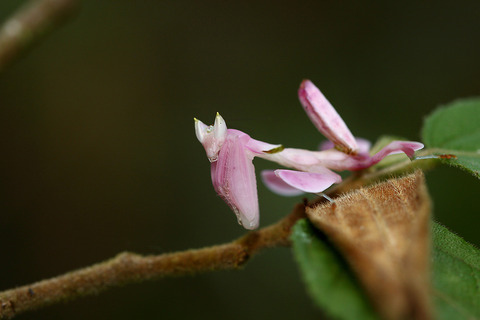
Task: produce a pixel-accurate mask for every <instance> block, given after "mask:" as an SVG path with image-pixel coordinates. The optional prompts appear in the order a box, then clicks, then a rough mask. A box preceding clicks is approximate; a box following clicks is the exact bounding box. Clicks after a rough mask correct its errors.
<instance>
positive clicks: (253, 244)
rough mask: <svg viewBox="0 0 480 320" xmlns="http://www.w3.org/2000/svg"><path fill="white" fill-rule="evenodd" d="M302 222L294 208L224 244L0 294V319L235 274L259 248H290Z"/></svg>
mask: <svg viewBox="0 0 480 320" xmlns="http://www.w3.org/2000/svg"><path fill="white" fill-rule="evenodd" d="M303 217H305V206H304V205H300V204H299V205H297V206H296V207H295V209H294V210H293V212H292V213H291V214H290V215H288V216H287V217H285V218H283V219H282V220H280V221H279V222H277V223H275V224H273V225H271V226H269V227H265V228H262V229H260V230H258V231H252V232H249V233H247V234H246V235H245V236H243V237H241V238H239V239H237V240H235V241H232V242H230V243H227V244H223V245H216V246H212V247H207V248H202V249H195V250H188V251H182V252H174V253H167V254H161V255H155V256H141V255H138V254H135V253H131V252H124V253H121V254H119V255H117V256H116V257H114V258H112V259H110V260H107V261H105V262H101V263H98V264H95V265H93V266H90V267H87V268H84V269H80V270H76V271H72V272H69V273H66V274H64V275H61V276H58V277H54V278H51V279H47V280H43V281H40V282H36V283H33V284H30V285H26V286H22V287H18V288H15V289H10V290H7V291H3V292H0V319H10V318H13V317H14V316H16V315H18V314H20V313H24V312H26V311H30V310H34V309H38V308H40V307H45V306H48V305H52V304H55V303H59V302H62V301H66V300H72V299H75V298H78V297H81V296H87V295H92V294H96V293H99V292H102V291H104V290H107V289H109V288H112V287H117V286H120V285H124V284H128V283H135V282H142V281H145V280H151V279H158V278H163V277H168V276H182V275H186V274H195V273H204V272H210V271H217V270H229V269H238V268H239V267H241V266H242V265H244V264H245V263H246V262H247V261H248V260H249V259H250V258H251V257H252V256H254V255H255V254H256V253H257V252H259V251H260V250H262V249H265V248H271V247H277V246H288V245H290V240H289V236H290V230H291V227H292V226H293V225H294V224H295V222H296V221H297V220H298V219H300V218H303Z"/></svg>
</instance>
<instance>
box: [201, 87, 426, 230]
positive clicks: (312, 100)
mask: <svg viewBox="0 0 480 320" xmlns="http://www.w3.org/2000/svg"><path fill="white" fill-rule="evenodd" d="M298 94H299V99H300V102H301V104H302V105H303V107H304V109H305V111H306V112H307V115H308V116H309V118H310V119H311V120H312V122H313V123H314V125H315V126H316V127H317V128H318V130H320V132H322V133H323V134H324V135H325V136H326V137H327V138H328V139H329V142H327V143H323V144H322V146H321V150H320V151H310V150H304V149H295V148H283V146H282V145H274V144H269V143H266V142H262V141H258V140H255V139H252V138H251V137H250V136H249V135H248V134H246V133H244V132H241V131H238V130H234V129H227V126H226V124H225V121H224V120H223V118H222V117H221V116H220V115H219V114H218V113H217V116H216V118H215V123H214V125H212V126H207V125H205V124H204V123H203V122H201V121H200V120H197V119H195V132H196V135H197V138H198V140H199V141H200V142H201V143H202V145H203V147H204V148H205V151H206V153H207V157H208V159H209V160H210V162H211V176H212V183H213V187H214V189H215V191H216V192H217V193H218V194H219V195H220V197H221V198H222V199H223V200H224V201H225V202H226V203H227V204H228V205H229V206H230V208H231V209H232V210H233V211H234V212H235V214H236V216H237V219H238V222H239V223H240V224H241V225H243V226H244V227H245V228H246V229H256V228H257V227H258V225H259V208H258V196H257V182H256V178H255V169H254V166H253V163H252V161H253V158H254V157H260V158H263V159H266V160H269V161H273V162H276V163H278V164H280V165H282V166H285V167H287V168H292V169H296V170H285V169H279V170H275V171H271V170H267V171H264V172H262V178H263V181H264V183H265V184H266V185H267V186H268V187H269V188H270V189H271V190H272V191H274V192H276V193H278V194H281V195H286V196H292V195H298V194H301V193H303V192H309V193H321V192H323V191H324V190H326V189H327V188H329V187H330V186H331V185H332V184H334V183H340V182H341V181H342V179H341V177H340V175H338V174H337V173H335V172H333V171H332V170H336V171H343V170H350V171H355V170H361V169H365V168H368V167H371V166H372V165H374V164H376V163H378V162H380V161H381V160H382V159H383V158H385V157H386V156H388V155H390V154H394V153H401V152H403V153H405V154H406V155H407V156H408V157H410V158H412V157H413V156H414V153H415V151H416V150H419V149H421V148H423V144H421V143H419V142H411V141H393V142H391V143H390V144H388V145H387V146H386V147H384V148H383V149H381V150H380V151H379V152H377V153H376V154H375V155H373V156H370V154H369V149H370V143H369V142H368V141H366V140H364V139H359V138H354V136H353V135H352V134H351V132H350V130H349V129H348V127H347V126H346V125H345V123H344V122H343V120H342V118H341V117H340V116H339V115H338V113H337V112H336V111H335V109H334V108H333V107H332V105H331V104H330V103H329V102H328V100H327V99H326V98H325V97H324V96H323V94H322V93H321V92H320V90H318V88H317V87H315V85H314V84H313V83H312V82H310V81H309V80H304V81H303V82H302V84H301V85H300V89H299V91H298Z"/></svg>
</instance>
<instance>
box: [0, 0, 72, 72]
mask: <svg viewBox="0 0 480 320" xmlns="http://www.w3.org/2000/svg"><path fill="white" fill-rule="evenodd" d="M78 3H79V1H78V0H31V1H29V2H27V3H26V4H25V5H24V6H23V7H21V8H20V9H19V10H18V11H17V12H16V13H15V14H13V15H12V16H11V17H10V18H9V19H8V20H7V21H5V23H4V24H3V26H2V27H1V29H0V71H2V70H4V69H5V67H6V66H8V65H9V64H10V63H11V62H12V61H13V60H14V59H15V58H17V57H18V56H19V55H21V54H22V53H23V52H24V51H25V49H26V48H28V47H30V46H31V45H32V44H33V43H35V42H37V41H39V40H40V39H41V38H42V37H43V36H45V35H46V34H47V33H48V32H49V31H51V30H53V29H54V28H55V27H58V26H60V25H61V24H63V23H64V22H65V21H66V20H67V19H68V18H69V17H71V16H72V15H73V14H74V13H75V12H76V11H77V8H78V7H79V6H78Z"/></svg>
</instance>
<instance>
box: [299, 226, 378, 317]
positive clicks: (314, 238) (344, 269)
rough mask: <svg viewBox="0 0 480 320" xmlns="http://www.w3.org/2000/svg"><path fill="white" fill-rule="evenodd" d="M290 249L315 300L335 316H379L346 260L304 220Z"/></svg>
mask: <svg viewBox="0 0 480 320" xmlns="http://www.w3.org/2000/svg"><path fill="white" fill-rule="evenodd" d="M291 240H292V242H293V252H294V255H295V258H296V260H297V262H298V265H299V267H300V271H301V273H302V276H303V279H304V282H305V284H306V286H307V288H308V291H309V293H310V295H311V297H312V299H313V300H314V302H315V303H316V304H317V305H318V306H319V307H320V308H321V309H322V310H325V312H326V313H328V314H329V315H331V316H333V317H334V318H336V319H359V320H363V319H378V317H377V316H376V314H375V312H374V311H373V309H372V307H371V305H370V303H369V302H368V300H367V298H366V296H365V295H364V293H363V291H362V289H361V288H360V286H359V284H358V283H357V281H356V279H355V277H354V276H353V274H352V273H351V271H350V269H349V267H348V266H347V264H346V262H345V261H344V260H343V259H342V257H341V256H340V255H339V254H338V253H337V252H336V250H335V249H334V248H333V247H332V246H331V245H330V244H329V243H327V242H326V240H325V237H324V236H322V235H321V234H319V233H318V231H317V230H316V229H315V227H313V226H312V225H311V224H310V223H309V222H308V221H307V220H305V219H303V220H300V221H298V222H297V223H296V224H295V226H294V227H293V232H292V236H291Z"/></svg>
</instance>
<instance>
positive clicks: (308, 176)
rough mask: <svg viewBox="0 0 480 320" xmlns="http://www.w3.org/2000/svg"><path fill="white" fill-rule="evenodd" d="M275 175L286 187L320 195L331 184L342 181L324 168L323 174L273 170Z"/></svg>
mask: <svg viewBox="0 0 480 320" xmlns="http://www.w3.org/2000/svg"><path fill="white" fill-rule="evenodd" d="M275 174H276V175H277V177H279V178H280V179H282V180H283V181H284V182H285V183H287V184H288V185H290V186H292V187H294V188H297V189H298V190H302V191H303V192H310V193H320V192H322V191H324V190H326V189H327V188H328V187H330V186H331V185H332V184H334V183H340V182H341V181H342V178H341V177H340V176H339V175H338V174H336V173H335V172H333V171H330V170H328V169H326V168H325V171H324V172H323V173H315V172H302V171H293V170H275Z"/></svg>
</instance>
